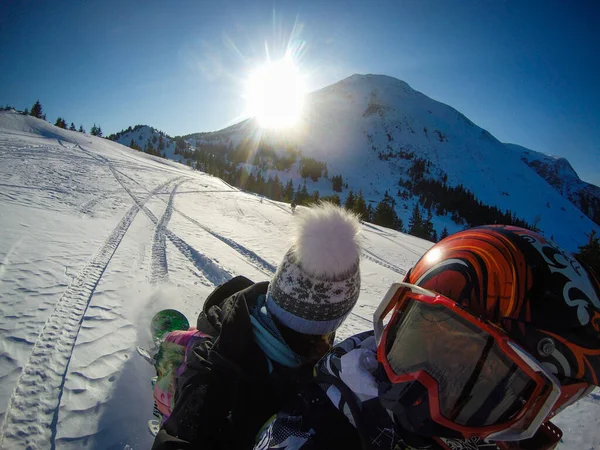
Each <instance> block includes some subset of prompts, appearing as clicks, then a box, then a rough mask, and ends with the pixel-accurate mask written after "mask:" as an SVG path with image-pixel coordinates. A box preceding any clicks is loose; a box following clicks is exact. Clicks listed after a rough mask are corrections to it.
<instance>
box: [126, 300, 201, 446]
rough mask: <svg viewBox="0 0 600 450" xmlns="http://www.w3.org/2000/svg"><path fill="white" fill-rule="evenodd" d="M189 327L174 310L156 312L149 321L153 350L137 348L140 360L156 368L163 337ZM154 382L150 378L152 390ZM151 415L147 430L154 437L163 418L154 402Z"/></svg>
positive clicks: (153, 378) (155, 378)
mask: <svg viewBox="0 0 600 450" xmlns="http://www.w3.org/2000/svg"><path fill="white" fill-rule="evenodd" d="M189 327H190V324H189V322H188V320H187V318H186V317H185V315H184V314H183V313H181V312H179V311H177V310H175V309H163V310H162V311H159V312H157V313H156V314H155V315H154V317H153V318H152V320H151V321H150V335H151V336H152V345H153V349H152V350H151V351H149V350H146V349H144V348H142V347H137V351H138V353H139V354H140V356H142V358H144V359H145V360H146V361H148V362H149V363H150V364H152V365H153V366H154V367H157V365H158V364H159V363H160V357H161V351H160V348H161V347H160V344H161V342H162V340H163V338H164V337H165V335H166V334H168V333H170V332H171V331H175V330H187V329H188V328H189ZM156 381H157V377H152V379H151V385H152V389H154V385H155V384H156ZM152 414H153V415H154V417H156V419H152V420H149V421H148V430H149V431H150V434H152V436H156V435H157V434H158V431H159V430H160V425H161V422H162V418H163V417H162V414H161V413H160V411H159V410H158V407H157V406H156V402H154V407H153V411H152Z"/></svg>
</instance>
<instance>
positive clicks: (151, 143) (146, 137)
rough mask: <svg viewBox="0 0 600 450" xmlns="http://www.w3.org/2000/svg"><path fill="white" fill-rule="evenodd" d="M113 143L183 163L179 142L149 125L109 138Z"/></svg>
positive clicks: (126, 130)
mask: <svg viewBox="0 0 600 450" xmlns="http://www.w3.org/2000/svg"><path fill="white" fill-rule="evenodd" d="M107 138H108V139H110V140H111V141H115V142H118V143H119V144H123V145H126V146H127V147H129V148H133V149H136V150H142V151H144V152H145V153H148V154H151V155H155V156H162V157H163V158H168V159H170V160H173V161H178V162H179V161H182V160H183V156H181V155H180V154H179V152H178V151H177V142H176V140H175V139H174V138H172V137H171V136H169V135H168V134H166V133H164V132H162V131H159V130H157V129H156V128H154V127H150V126H148V125H136V126H135V127H129V128H127V129H125V130H122V131H120V132H118V133H115V134H111V135H110V136H108V137H107Z"/></svg>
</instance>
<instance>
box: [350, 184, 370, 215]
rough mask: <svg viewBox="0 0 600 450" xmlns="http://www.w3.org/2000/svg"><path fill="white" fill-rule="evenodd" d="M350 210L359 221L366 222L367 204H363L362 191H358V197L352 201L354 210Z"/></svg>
mask: <svg viewBox="0 0 600 450" xmlns="http://www.w3.org/2000/svg"><path fill="white" fill-rule="evenodd" d="M352 210H353V211H354V212H355V213H356V214H358V216H359V217H360V219H361V220H366V218H367V204H366V202H365V198H364V197H363V193H362V189H361V190H359V191H358V195H357V196H356V200H355V201H354V208H353V209H352Z"/></svg>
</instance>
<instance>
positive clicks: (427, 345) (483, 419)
mask: <svg viewBox="0 0 600 450" xmlns="http://www.w3.org/2000/svg"><path fill="white" fill-rule="evenodd" d="M390 312H392V316H391V318H390V320H389V322H388V323H387V324H386V325H384V320H385V319H386V316H387V315H388V314H389V313H390ZM374 325H375V336H376V339H377V358H378V360H379V361H380V363H381V364H382V365H383V367H384V369H385V372H386V374H387V376H388V378H389V380H390V381H391V382H392V383H394V384H396V383H406V382H413V381H417V382H419V383H421V384H422V385H423V386H424V387H425V388H426V389H427V395H428V400H429V410H430V411H429V413H430V416H431V418H432V420H434V421H435V422H436V423H438V424H440V425H442V426H444V427H447V428H450V429H452V430H456V431H458V432H460V433H461V434H462V435H463V436H464V437H466V438H468V437H474V436H478V437H481V438H485V439H490V440H496V441H517V440H524V439H529V438H531V437H532V436H533V435H534V434H535V433H536V431H537V430H538V428H540V426H541V425H542V423H544V421H545V420H546V419H547V417H548V416H549V415H551V412H552V409H553V407H554V405H555V404H556V402H557V401H558V400H559V398H560V397H561V387H560V383H559V382H558V380H557V379H556V377H555V376H554V375H553V374H552V373H550V372H549V371H548V370H547V369H546V368H545V367H543V366H542V365H541V363H539V362H538V361H536V359H535V358H533V357H532V356H531V355H529V354H528V353H527V352H526V351H525V350H523V349H522V348H520V347H519V346H518V345H517V344H515V343H514V342H513V341H512V340H511V339H509V338H508V336H507V335H506V334H505V333H504V332H503V331H502V330H501V329H500V328H498V327H496V326H494V325H493V324H491V323H489V322H485V321H482V320H480V319H478V318H477V317H475V316H473V315H471V314H469V313H468V312H467V311H465V310H464V309H463V308H461V307H460V306H459V305H457V304H456V302H454V301H453V300H450V299H448V298H446V297H444V296H441V295H438V294H436V293H435V292H432V291H429V290H426V289H423V288H421V287H419V286H415V285H411V284H407V283H395V284H393V285H392V287H391V288H390V289H389V291H388V292H387V294H386V296H385V297H384V299H383V301H382V302H381V304H380V305H379V307H378V308H377V310H376V311H375V314H374Z"/></svg>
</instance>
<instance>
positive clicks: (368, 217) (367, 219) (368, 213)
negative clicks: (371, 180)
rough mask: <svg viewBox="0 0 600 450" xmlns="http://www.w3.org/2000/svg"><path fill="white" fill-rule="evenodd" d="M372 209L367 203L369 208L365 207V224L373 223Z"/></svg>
mask: <svg viewBox="0 0 600 450" xmlns="http://www.w3.org/2000/svg"><path fill="white" fill-rule="evenodd" d="M373 214H374V213H373V207H372V206H371V204H370V203H369V206H367V215H366V217H365V219H364V220H365V221H367V222H372V221H373Z"/></svg>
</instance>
